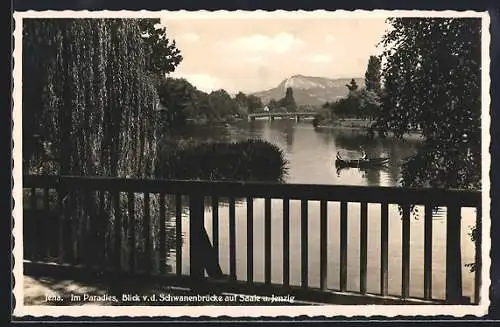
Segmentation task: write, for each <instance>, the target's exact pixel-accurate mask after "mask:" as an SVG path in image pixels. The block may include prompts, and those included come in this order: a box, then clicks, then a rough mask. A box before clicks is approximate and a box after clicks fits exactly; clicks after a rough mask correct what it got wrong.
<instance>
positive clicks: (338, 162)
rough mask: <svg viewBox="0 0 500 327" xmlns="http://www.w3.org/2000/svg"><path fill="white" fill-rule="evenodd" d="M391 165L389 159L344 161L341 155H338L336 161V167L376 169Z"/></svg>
mask: <svg viewBox="0 0 500 327" xmlns="http://www.w3.org/2000/svg"><path fill="white" fill-rule="evenodd" d="M388 163H389V158H384V157H380V158H366V159H351V160H346V159H343V158H342V157H341V156H340V154H339V153H337V158H336V159H335V166H337V167H363V168H366V167H374V166H384V165H386V164H388Z"/></svg>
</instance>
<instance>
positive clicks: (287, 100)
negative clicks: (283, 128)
mask: <svg viewBox="0 0 500 327" xmlns="http://www.w3.org/2000/svg"><path fill="white" fill-rule="evenodd" d="M280 104H281V106H282V107H284V108H286V111H288V112H295V111H297V104H296V103H295V99H294V98H293V89H292V88H291V87H287V88H286V92H285V97H284V98H283V99H281V100H280Z"/></svg>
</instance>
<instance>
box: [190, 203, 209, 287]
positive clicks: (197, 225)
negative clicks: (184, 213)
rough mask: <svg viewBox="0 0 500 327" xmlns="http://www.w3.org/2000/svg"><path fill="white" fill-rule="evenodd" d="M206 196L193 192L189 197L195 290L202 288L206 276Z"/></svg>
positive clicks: (191, 253) (191, 264) (192, 274)
mask: <svg viewBox="0 0 500 327" xmlns="http://www.w3.org/2000/svg"><path fill="white" fill-rule="evenodd" d="M203 206H204V198H203V196H202V195H200V194H191V196H190V198H189V274H190V278H191V282H192V285H193V290H200V289H201V288H202V283H203V277H204V264H203V263H204V262H205V258H203V254H204V253H206V251H205V249H204V248H203V247H204V246H206V243H205V242H204V239H205V235H204V232H205V226H204V217H205V214H204V208H203Z"/></svg>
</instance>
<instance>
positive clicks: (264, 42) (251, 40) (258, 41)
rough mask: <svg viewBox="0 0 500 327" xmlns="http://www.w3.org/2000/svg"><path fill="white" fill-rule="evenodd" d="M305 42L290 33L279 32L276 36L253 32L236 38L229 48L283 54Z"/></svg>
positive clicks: (247, 51)
mask: <svg viewBox="0 0 500 327" xmlns="http://www.w3.org/2000/svg"><path fill="white" fill-rule="evenodd" d="M303 44H304V42H303V41H302V40H301V39H299V38H297V37H295V36H294V35H292V34H290V33H279V34H276V35H274V36H267V35H262V34H253V35H248V36H243V37H240V38H237V39H235V40H234V41H233V42H231V43H230V44H229V48H230V49H232V50H235V51H237V52H243V53H274V54H283V53H287V52H289V51H291V50H293V49H295V48H299V47H301V46H302V45H303Z"/></svg>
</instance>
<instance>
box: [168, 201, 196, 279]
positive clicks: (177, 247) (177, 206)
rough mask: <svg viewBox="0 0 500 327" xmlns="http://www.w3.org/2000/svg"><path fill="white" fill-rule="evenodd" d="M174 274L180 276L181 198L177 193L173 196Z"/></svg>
mask: <svg viewBox="0 0 500 327" xmlns="http://www.w3.org/2000/svg"><path fill="white" fill-rule="evenodd" d="M202 200H203V199H202ZM165 228H166V227H165ZM175 274H176V275H177V276H178V277H180V276H181V275H182V196H181V195H180V194H178V193H177V194H176V195H175Z"/></svg>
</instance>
